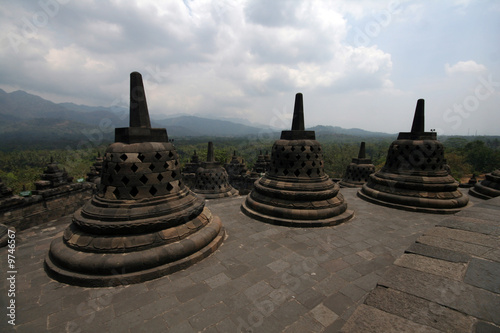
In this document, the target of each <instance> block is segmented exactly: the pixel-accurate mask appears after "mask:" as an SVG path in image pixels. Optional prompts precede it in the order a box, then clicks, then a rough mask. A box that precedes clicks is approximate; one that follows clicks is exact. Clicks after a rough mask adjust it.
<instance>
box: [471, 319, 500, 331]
mask: <svg viewBox="0 0 500 333" xmlns="http://www.w3.org/2000/svg"><path fill="white" fill-rule="evenodd" d="M474 332H475V333H500V327H499V326H495V325H492V324H491V323H486V322H484V321H478V322H477V324H476V327H475V328H474Z"/></svg>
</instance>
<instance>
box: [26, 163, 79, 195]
mask: <svg viewBox="0 0 500 333" xmlns="http://www.w3.org/2000/svg"><path fill="white" fill-rule="evenodd" d="M72 180H73V177H69V176H68V173H67V172H66V170H64V169H63V170H61V169H60V168H59V165H58V164H57V163H56V162H54V158H53V157H50V162H49V163H48V164H47V167H46V169H45V170H44V171H43V174H42V175H41V177H40V180H38V181H36V182H35V188H36V191H43V190H48V189H51V188H56V187H59V186H62V185H66V184H69V183H71V181H72Z"/></svg>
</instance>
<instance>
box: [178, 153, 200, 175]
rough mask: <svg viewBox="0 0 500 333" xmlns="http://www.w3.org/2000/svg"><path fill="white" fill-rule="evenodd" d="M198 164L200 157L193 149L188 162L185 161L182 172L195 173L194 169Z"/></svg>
mask: <svg viewBox="0 0 500 333" xmlns="http://www.w3.org/2000/svg"><path fill="white" fill-rule="evenodd" d="M200 166H201V163H200V158H199V157H198V155H197V154H196V150H195V151H194V153H193V156H191V160H190V161H189V162H188V163H186V165H185V166H184V169H183V170H182V172H183V173H196V170H197V169H198V168H199V167H200Z"/></svg>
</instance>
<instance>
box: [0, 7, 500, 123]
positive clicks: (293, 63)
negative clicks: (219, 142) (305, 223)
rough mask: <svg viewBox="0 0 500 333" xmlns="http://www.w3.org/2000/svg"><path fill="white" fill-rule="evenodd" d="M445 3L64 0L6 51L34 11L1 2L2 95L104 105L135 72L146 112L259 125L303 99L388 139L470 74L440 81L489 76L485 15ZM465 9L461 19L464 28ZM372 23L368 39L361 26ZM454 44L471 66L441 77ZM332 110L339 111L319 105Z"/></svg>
mask: <svg viewBox="0 0 500 333" xmlns="http://www.w3.org/2000/svg"><path fill="white" fill-rule="evenodd" d="M493 3H494V2H489V3H488V5H487V6H486V7H492V6H493ZM455 6H456V5H455V4H446V3H439V4H434V3H433V4H432V5H431V4H427V3H426V2H417V1H412V0H400V1H389V0H388V1H376V2H374V1H370V0H356V1H351V0H349V1H335V2H333V1H329V0H314V1H278V0H277V1H274V0H273V1H268V0H247V1H233V0H185V1H174V2H172V1H164V2H158V1H153V0H141V1H138V0H136V1H124V0H108V1H105V0H103V1H98V2H97V1H85V2H83V1H70V2H67V3H65V4H64V5H60V6H59V9H58V12H57V14H56V15H54V16H53V17H50V20H49V21H48V22H47V24H46V25H44V26H43V27H39V29H38V31H37V33H36V34H32V35H31V36H29V38H28V39H27V40H26V43H22V44H21V45H19V52H18V53H15V52H13V50H12V49H11V48H10V46H9V41H8V38H6V36H7V33H8V32H16V33H19V34H22V26H23V21H22V20H21V19H22V18H23V17H27V18H30V17H32V16H33V14H34V13H37V12H40V11H41V10H43V9H42V8H41V7H40V6H39V5H38V3H37V2H32V3H30V2H16V1H9V2H7V4H6V5H5V6H0V27H2V29H0V40H1V41H2V47H1V48H0V63H2V66H0V87H2V88H4V89H6V90H8V91H12V90H14V89H23V90H26V91H28V92H32V93H36V94H39V95H41V96H42V97H47V98H49V97H50V98H51V99H53V100H54V101H58V102H61V101H70V102H77V103H84V104H88V105H105V106H106V105H110V104H111V103H112V102H113V101H114V100H115V99H116V98H120V97H121V96H123V95H126V94H128V91H127V90H128V75H129V73H130V72H132V71H139V72H141V73H142V74H143V77H144V82H145V84H146V90H147V96H148V105H149V107H150V111H151V112H152V113H155V114H160V113H163V114H173V113H178V112H185V113H191V114H207V115H208V114H210V113H214V112H216V113H217V115H218V116H231V115H235V114H237V115H238V116H240V117H243V118H249V119H250V120H252V121H256V122H259V121H261V122H264V121H266V120H267V119H268V114H269V113H271V112H273V110H275V109H276V110H280V112H282V110H290V112H291V110H293V105H291V104H293V96H294V94H295V93H296V92H299V91H301V92H303V93H304V98H305V100H306V113H307V115H306V118H307V119H310V120H307V119H306V121H307V122H308V124H309V125H314V124H317V123H321V124H326V125H339V126H343V127H360V126H362V125H363V126H364V127H365V128H366V129H371V130H385V131H391V132H397V131H398V130H401V129H400V127H399V125H400V124H399V123H398V122H395V123H394V125H388V123H387V121H384V120H387V119H394V116H393V114H394V113H395V112H400V111H399V110H406V109H407V108H408V109H409V110H408V112H409V113H410V114H411V113H412V112H413V108H414V105H413V104H414V103H415V101H416V99H417V98H420V97H424V98H426V95H427V96H429V95H431V94H432V93H433V92H439V94H438V95H439V96H443V95H445V94H443V92H447V94H446V96H447V97H446V98H450V100H448V99H447V100H446V101H444V102H443V104H445V105H453V103H455V101H454V100H452V99H451V98H454V97H456V96H457V91H464V89H467V87H470V86H472V88H474V86H475V82H471V80H474V78H472V79H471V76H470V75H461V76H460V78H459V79H457V78H458V76H457V75H454V76H452V74H455V73H459V72H467V73H478V72H479V71H484V70H485V69H486V68H487V69H488V71H489V72H491V73H493V74H494V77H495V80H497V77H500V75H496V74H495V73H496V72H495V69H496V70H497V72H498V66H499V65H495V64H496V63H498V62H496V63H495V62H494V61H495V59H498V56H496V55H495V54H499V52H500V49H499V48H498V46H497V45H498V43H495V42H493V40H494V41H496V38H497V34H496V33H495V30H494V29H492V27H493V28H494V27H497V25H495V24H497V23H496V22H497V21H494V22H495V23H494V24H493V23H489V24H490V25H486V23H485V22H493V16H492V14H490V11H489V10H488V11H486V10H485V9H484V7H481V6H480V5H478V4H476V3H475V2H470V3H469V5H468V6H467V11H466V12H465V14H460V15H459V16H457V14H456V11H453V10H452V9H453V8H454V7H455ZM463 15H466V18H467V19H468V20H470V21H468V22H469V23H468V25H467V27H466V31H464V30H463V29H465V28H464V24H463V22H464V16H463ZM486 15H490V16H491V17H490V18H487V17H486ZM478 20H481V21H480V23H485V25H482V24H476V23H478ZM488 20H489V21H488ZM374 25H376V26H377V27H378V28H377V29H376V33H374V32H373V31H372V30H370V29H369V28H370V27H373V26H374ZM356 29H358V30H360V31H362V32H363V33H365V34H367V36H368V37H367V39H368V42H367V43H366V44H363V45H358V44H360V43H358V44H356V43H355V42H353V40H354V38H353V37H355V36H354V34H355V32H356V31H358V30H356ZM460 29H462V30H460ZM481 29H482V30H481ZM496 31H498V29H497V30H496ZM369 32H370V33H369ZM465 32H466V33H465ZM368 33H369V34H368ZM488 38H490V39H491V40H489V39H488ZM474 43H475V44H474ZM361 44H362V43H361ZM471 44H473V45H471ZM452 49H453V52H454V53H453V54H460V56H461V57H462V59H476V60H477V61H479V60H478V59H481V64H478V63H476V62H475V61H472V60H469V61H461V62H458V63H455V64H451V65H450V64H449V63H448V64H446V65H445V72H444V73H443V71H442V68H443V65H442V64H444V63H446V61H448V62H450V60H449V54H450V52H451V51H450V50H452ZM488 59H492V60H491V61H488ZM159 74H161V75H159ZM445 74H448V75H445ZM464 87H465V88H464ZM459 88H460V89H461V90H459ZM448 96H449V97H448ZM406 99H409V100H410V101H406ZM125 100H126V99H125ZM492 100H493V97H492ZM402 101H404V102H405V105H404V106H401V103H402ZM492 103H493V102H492ZM336 105H338V106H341V107H342V110H344V111H345V112H343V113H342V114H336V113H335V112H326V111H325V110H329V109H326V108H325V106H327V107H328V108H332V109H335V110H337V109H338V108H337V107H336ZM406 105H410V106H409V107H407V106H406ZM485 105H486V104H485ZM308 108H310V110H309V109H308ZM367 110H370V113H369V114H367ZM373 114H376V115H377V116H376V117H372V116H371V115H373ZM398 115H399V113H398ZM401 117H403V116H401ZM404 117H406V116H404ZM404 117H403V118H404ZM279 118H280V119H281V118H282V117H279ZM410 118H411V115H410ZM398 120H399V119H398ZM337 121H341V123H338V122H337ZM409 121H411V119H410V120H409ZM361 122H362V123H361ZM388 126H393V128H388ZM434 126H435V127H439V126H438V125H434Z"/></svg>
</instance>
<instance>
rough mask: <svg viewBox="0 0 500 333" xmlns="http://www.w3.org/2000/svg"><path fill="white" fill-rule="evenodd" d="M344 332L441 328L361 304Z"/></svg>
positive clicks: (433, 331)
mask: <svg viewBox="0 0 500 333" xmlns="http://www.w3.org/2000/svg"><path fill="white" fill-rule="evenodd" d="M341 332H343V333H368V332H370V333H375V332H384V333H401V332H425V333H438V332H440V331H439V330H437V329H435V328H432V327H429V326H426V325H421V324H417V323H414V322H412V321H410V320H408V319H405V318H402V317H399V316H396V315H393V314H391V313H387V312H384V311H382V310H379V309H377V308H374V307H371V306H368V305H365V304H361V305H360V306H359V307H358V308H357V309H356V311H354V313H353V314H352V316H351V317H350V318H349V320H348V321H347V322H346V324H345V325H344V326H343V327H342V329H341Z"/></svg>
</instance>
